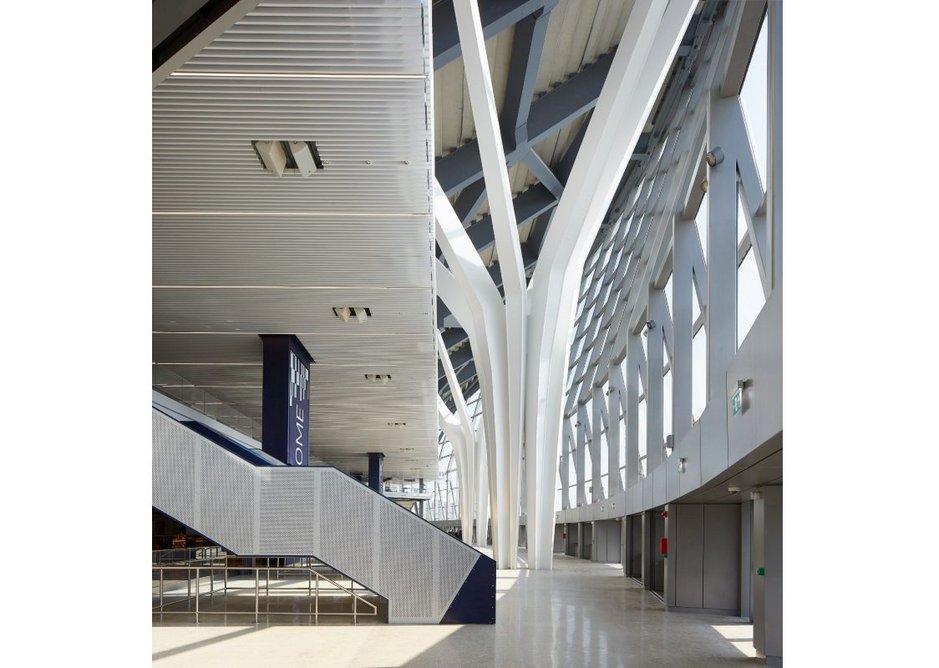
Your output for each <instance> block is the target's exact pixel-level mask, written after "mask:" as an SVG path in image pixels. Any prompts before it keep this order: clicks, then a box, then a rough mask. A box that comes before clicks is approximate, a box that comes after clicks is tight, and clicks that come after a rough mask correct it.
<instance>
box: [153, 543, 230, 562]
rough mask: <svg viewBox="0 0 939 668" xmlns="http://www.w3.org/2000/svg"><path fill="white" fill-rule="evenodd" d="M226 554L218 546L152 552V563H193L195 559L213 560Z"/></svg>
mask: <svg viewBox="0 0 939 668" xmlns="http://www.w3.org/2000/svg"><path fill="white" fill-rule="evenodd" d="M225 554H226V552H225V550H224V549H222V548H220V547H218V546H217V545H209V546H206V547H178V548H175V549H172V550H152V551H151V556H152V562H153V563H154V564H162V563H170V562H179V561H192V560H194V559H213V558H216V557H221V556H224V555H225Z"/></svg>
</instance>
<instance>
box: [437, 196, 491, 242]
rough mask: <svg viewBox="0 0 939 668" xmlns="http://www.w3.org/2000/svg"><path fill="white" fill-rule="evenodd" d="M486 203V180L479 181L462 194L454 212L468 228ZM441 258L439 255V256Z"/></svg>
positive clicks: (458, 198) (455, 203) (458, 197)
mask: <svg viewBox="0 0 939 668" xmlns="http://www.w3.org/2000/svg"><path fill="white" fill-rule="evenodd" d="M485 201H486V180H485V179H479V180H478V181H476V182H475V183H471V184H469V185H468V186H466V187H465V188H463V190H462V191H461V192H460V194H459V196H457V198H456V201H455V202H454V203H453V211H454V212H455V213H456V215H457V217H459V219H460V222H461V223H463V227H466V226H467V225H468V224H469V221H471V220H472V219H473V218H474V217H475V216H476V212H477V211H479V207H481V206H482V205H483V202H485ZM438 257H439V255H438Z"/></svg>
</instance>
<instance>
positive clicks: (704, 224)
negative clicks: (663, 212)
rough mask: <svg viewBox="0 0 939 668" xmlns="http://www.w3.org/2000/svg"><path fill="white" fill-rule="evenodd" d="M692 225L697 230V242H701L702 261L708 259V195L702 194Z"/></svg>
mask: <svg viewBox="0 0 939 668" xmlns="http://www.w3.org/2000/svg"><path fill="white" fill-rule="evenodd" d="M694 225H695V227H696V228H697V229H698V240H699V241H700V242H701V251H702V252H703V253H704V261H705V263H706V262H707V259H708V195H707V193H704V197H703V198H702V200H701V206H700V207H698V213H697V214H696V215H695V217H694Z"/></svg>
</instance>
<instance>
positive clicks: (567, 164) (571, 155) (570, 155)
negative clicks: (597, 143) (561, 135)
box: [554, 111, 641, 184]
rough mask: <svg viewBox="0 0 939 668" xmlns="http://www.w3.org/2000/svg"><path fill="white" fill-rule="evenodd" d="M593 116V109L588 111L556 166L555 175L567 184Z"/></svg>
mask: <svg viewBox="0 0 939 668" xmlns="http://www.w3.org/2000/svg"><path fill="white" fill-rule="evenodd" d="M591 118H593V111H588V112H587V115H586V116H585V117H584V122H583V123H581V125H580V129H579V130H578V131H577V134H576V135H574V139H572V140H571V143H570V146H568V147H567V150H566V151H564V155H563V157H561V160H560V162H558V164H557V167H555V168H554V173H555V175H556V176H557V177H558V180H559V181H560V182H561V183H563V184H567V179H568V177H570V175H571V170H572V169H573V168H574V160H576V159H577V152H578V151H579V150H580V145H581V144H582V143H583V142H584V135H586V134H587V126H588V125H590V119H591ZM640 141H641V137H640Z"/></svg>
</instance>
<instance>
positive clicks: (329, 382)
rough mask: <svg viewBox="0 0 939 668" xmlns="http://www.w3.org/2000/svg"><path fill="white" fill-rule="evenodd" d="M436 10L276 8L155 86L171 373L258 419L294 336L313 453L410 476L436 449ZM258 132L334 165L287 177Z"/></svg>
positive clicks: (199, 395) (163, 337) (397, 2)
mask: <svg viewBox="0 0 939 668" xmlns="http://www.w3.org/2000/svg"><path fill="white" fill-rule="evenodd" d="M428 5H429V0H382V1H381V2H361V1H358V2H357V1H354V0H350V1H349V2H334V1H333V2H325V1H320V2H316V1H314V2H309V1H308V2H295V1H291V0H287V1H283V0H282V1H280V2H276V3H275V2H270V3H262V4H261V5H259V6H258V8H257V10H256V11H254V12H251V13H250V14H248V15H247V16H246V17H244V18H243V19H242V20H240V21H238V22H237V23H236V24H235V25H234V26H232V27H231V28H229V29H228V30H226V31H225V32H224V33H223V34H222V35H221V36H220V37H219V38H218V39H216V40H215V41H213V42H212V43H211V44H210V45H209V46H207V47H206V48H204V49H203V50H202V51H201V52H200V53H198V54H197V55H195V56H194V57H193V58H192V59H191V60H190V61H189V62H188V63H186V64H185V65H184V66H183V67H181V68H180V70H178V71H177V72H175V73H173V74H172V75H171V76H170V77H168V78H167V79H166V80H165V81H164V82H163V83H162V84H160V85H159V86H157V87H156V88H155V89H154V91H153V211H154V217H153V283H154V290H153V329H154V334H153V359H154V362H156V364H155V366H154V371H153V377H154V384H155V385H159V386H161V387H162V388H163V389H164V391H166V392H168V393H170V394H172V395H173V396H176V397H179V398H180V399H182V400H183V401H186V402H187V403H190V404H191V405H194V406H197V407H198V406H199V403H200V402H202V404H203V405H202V408H203V409H205V410H206V411H209V412H212V413H213V414H220V413H224V412H226V411H227V412H230V413H232V414H234V415H237V414H240V415H243V416H247V417H246V418H245V419H246V420H249V419H253V420H255V425H258V424H260V417H261V389H260V386H261V384H262V367H261V365H260V364H261V361H262V353H261V350H262V349H261V344H260V340H259V338H258V334H259V333H280V334H296V335H297V336H298V337H299V338H300V340H301V341H302V342H303V344H304V345H305V346H306V348H307V349H308V350H309V352H310V353H311V354H312V355H313V358H314V360H315V361H316V364H314V365H313V367H312V368H311V389H310V399H311V414H312V418H311V419H312V424H311V427H312V428H311V438H310V447H311V455H312V456H314V457H320V458H323V459H324V460H326V461H330V462H332V463H336V464H338V465H340V466H343V467H344V468H346V469H348V470H358V471H361V470H364V469H365V468H367V464H366V458H367V453H368V452H371V451H375V450H376V449H377V450H380V451H383V452H385V454H386V460H385V471H386V474H388V475H393V476H401V477H408V478H412V477H418V476H426V477H433V476H434V475H435V474H436V455H437V452H436V436H437V422H436V405H435V401H436V365H437V362H436V351H435V345H434V338H433V331H434V322H435V318H436V311H435V307H436V303H435V302H436V295H435V289H434V284H433V260H434V255H433V249H434V238H433V220H432V217H431V212H432V210H431V200H432V197H431V195H432V193H431V184H432V183H433V162H432V160H433V145H432V137H431V134H430V132H431V127H432V115H433V114H432V111H431V100H430V88H431V80H430V76H431V49H430V35H429V26H430V16H429V6H428ZM255 140H301V141H311V142H315V144H316V148H317V151H318V153H319V157H320V160H321V162H322V169H319V170H317V172H316V173H315V174H313V175H311V176H309V177H303V176H300V175H299V174H298V173H295V172H294V173H291V172H290V171H289V170H288V172H287V173H285V174H284V175H283V176H281V177H277V176H274V175H273V174H271V173H269V172H268V171H266V170H265V169H264V167H263V165H262V163H261V161H260V159H259V157H258V155H257V154H256V152H255V150H254V148H253V146H252V141H255ZM334 306H336V307H342V306H367V307H369V308H370V309H371V312H372V317H371V318H369V319H368V321H367V322H365V323H358V322H350V323H344V322H342V321H341V320H339V319H338V318H337V317H336V316H335V314H334V313H333V310H332V309H333V307H334ZM366 373H390V374H391V375H392V379H393V380H392V382H390V383H389V384H387V385H374V384H371V383H369V382H368V381H367V380H366V379H365V374H366ZM187 385H188V386H187ZM388 422H406V423H407V426H406V427H400V428H394V427H389V426H388Z"/></svg>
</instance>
